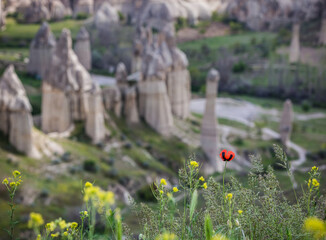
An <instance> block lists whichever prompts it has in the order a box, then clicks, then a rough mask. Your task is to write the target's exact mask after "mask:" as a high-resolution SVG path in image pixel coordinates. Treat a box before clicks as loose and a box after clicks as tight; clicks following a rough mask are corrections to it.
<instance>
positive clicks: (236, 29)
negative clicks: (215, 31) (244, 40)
mask: <svg viewBox="0 0 326 240" xmlns="http://www.w3.org/2000/svg"><path fill="white" fill-rule="evenodd" d="M229 26H230V30H231V33H240V32H242V31H243V26H242V24H240V23H237V22H230V24H229Z"/></svg>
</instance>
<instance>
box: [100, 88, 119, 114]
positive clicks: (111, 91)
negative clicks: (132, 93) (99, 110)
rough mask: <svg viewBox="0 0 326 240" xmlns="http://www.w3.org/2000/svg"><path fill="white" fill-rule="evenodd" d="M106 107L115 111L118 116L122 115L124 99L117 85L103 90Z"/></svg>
mask: <svg viewBox="0 0 326 240" xmlns="http://www.w3.org/2000/svg"><path fill="white" fill-rule="evenodd" d="M102 95H103V102H104V107H105V109H106V110H109V111H113V112H114V114H115V115H116V116H117V117H121V109H122V99H121V92H120V89H119V88H118V87H117V86H110V87H106V88H104V89H103V90H102Z"/></svg>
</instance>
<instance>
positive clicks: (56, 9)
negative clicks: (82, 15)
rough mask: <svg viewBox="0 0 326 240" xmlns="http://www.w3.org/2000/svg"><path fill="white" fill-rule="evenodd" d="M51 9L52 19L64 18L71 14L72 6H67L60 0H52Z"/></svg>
mask: <svg viewBox="0 0 326 240" xmlns="http://www.w3.org/2000/svg"><path fill="white" fill-rule="evenodd" d="M49 11H50V17H51V19H52V20H62V19H64V17H65V16H67V15H69V14H71V10H70V8H66V7H65V5H64V4H63V3H62V2H61V1H60V0H51V1H50V2H49Z"/></svg>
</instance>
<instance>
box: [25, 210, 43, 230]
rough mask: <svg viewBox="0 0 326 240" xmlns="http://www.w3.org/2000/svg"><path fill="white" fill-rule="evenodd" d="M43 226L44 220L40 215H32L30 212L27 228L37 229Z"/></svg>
mask: <svg viewBox="0 0 326 240" xmlns="http://www.w3.org/2000/svg"><path fill="white" fill-rule="evenodd" d="M43 224H44V220H43V217H42V215H41V214H39V213H34V212H31V213H30V215H29V220H28V223H27V225H28V227H29V228H38V227H40V226H42V225H43Z"/></svg>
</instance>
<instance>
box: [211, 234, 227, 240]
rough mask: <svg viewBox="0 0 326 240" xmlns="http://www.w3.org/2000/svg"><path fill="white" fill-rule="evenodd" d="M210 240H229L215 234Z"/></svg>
mask: <svg viewBox="0 0 326 240" xmlns="http://www.w3.org/2000/svg"><path fill="white" fill-rule="evenodd" d="M212 240H229V239H228V238H227V237H226V236H224V235H222V234H217V235H215V236H214V237H213V238H212Z"/></svg>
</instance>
